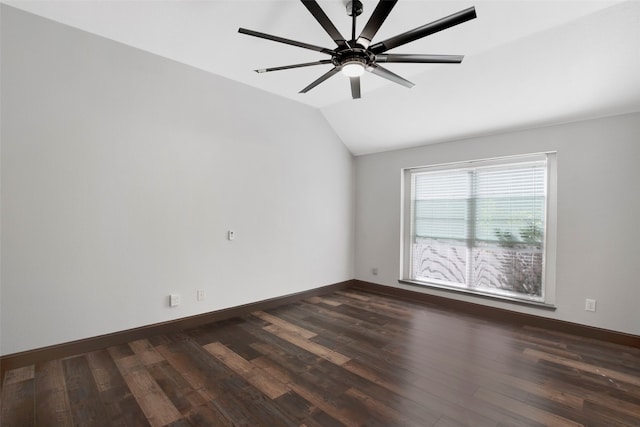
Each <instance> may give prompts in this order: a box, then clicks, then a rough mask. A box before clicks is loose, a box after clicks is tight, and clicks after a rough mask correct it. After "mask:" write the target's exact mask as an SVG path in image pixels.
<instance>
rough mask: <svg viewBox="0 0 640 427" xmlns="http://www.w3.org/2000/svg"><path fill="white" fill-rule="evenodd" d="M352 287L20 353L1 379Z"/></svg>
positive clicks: (6, 362) (2, 364)
mask: <svg viewBox="0 0 640 427" xmlns="http://www.w3.org/2000/svg"><path fill="white" fill-rule="evenodd" d="M351 285H352V280H347V281H344V282H340V283H334V284H332V285H327V286H322V287H319V288H315V289H310V290H308V291H302V292H296V293H293V294H289V295H284V296H281V297H275V298H270V299H266V300H262V301H257V302H253V303H249V304H244V305H240V306H236V307H230V308H225V309H222V310H216V311H212V312H209V313H203V314H198V315H195V316H190V317H184V318H182V319H177V320H171V321H168V322H162V323H156V324H153V325H148V326H141V327H139V328H133V329H128V330H125V331H120V332H114V333H111V334H106V335H100V336H97V337H92V338H86V339H81V340H77V341H72V342H68V343H63V344H57V345H52V346H48V347H42V348H38V349H34V350H28V351H24V352H20V353H13V354H9V355H6V356H2V357H0V375H1V376H0V378H2V377H3V376H4V373H5V372H6V371H8V370H11V369H15V368H20V367H23V366H28V365H32V364H35V363H39V362H44V361H47V360H52V359H59V358H63V357H68V356H72V355H74V354H81V353H87V352H91V351H95V350H99V349H101V348H105V347H111V346H114V345H119V344H124V343H127V342H130V341H135V340H138V339H142V338H145V337H148V336H151V335H159V334H168V333H175V332H179V331H183V330H186V329H191V328H195V327H198V326H201V325H206V324H207V323H214V322H219V321H221V320H226V319H231V318H233V317H238V316H244V315H247V314H249V313H252V312H254V311H259V310H268V309H270V308H274V307H277V306H280V305H284V304H290V303H292V302H296V301H300V300H303V299H306V298H311V297H313V296H317V295H323V294H329V293H332V292H335V291H340V290H345V289H347V288H349V287H350V286H351Z"/></svg>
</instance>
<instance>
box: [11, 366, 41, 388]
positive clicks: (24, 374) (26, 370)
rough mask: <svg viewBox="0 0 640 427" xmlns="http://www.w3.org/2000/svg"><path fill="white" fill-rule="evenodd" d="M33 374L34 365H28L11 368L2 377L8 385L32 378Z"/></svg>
mask: <svg viewBox="0 0 640 427" xmlns="http://www.w3.org/2000/svg"><path fill="white" fill-rule="evenodd" d="M34 376H35V366H34V365H29V366H24V367H22V368H17V369H12V370H11V371H9V372H7V374H6V375H5V377H4V384H5V385H10V384H15V383H19V382H22V381H27V380H31V379H33V377H34Z"/></svg>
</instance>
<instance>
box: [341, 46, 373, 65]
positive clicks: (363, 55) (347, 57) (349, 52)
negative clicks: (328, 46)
mask: <svg viewBox="0 0 640 427" xmlns="http://www.w3.org/2000/svg"><path fill="white" fill-rule="evenodd" d="M374 60H375V56H374V55H373V54H372V53H371V52H369V51H367V50H366V49H363V48H360V47H356V48H352V49H344V50H339V51H337V52H336V53H335V55H334V56H333V58H332V62H333V65H335V66H336V67H342V66H344V65H346V64H352V63H359V64H361V65H362V67H363V68H367V67H368V66H369V65H370V64H371V63H373V61H374Z"/></svg>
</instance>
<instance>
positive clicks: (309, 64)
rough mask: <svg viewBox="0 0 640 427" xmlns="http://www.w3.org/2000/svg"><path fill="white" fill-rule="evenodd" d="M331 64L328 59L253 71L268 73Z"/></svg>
mask: <svg viewBox="0 0 640 427" xmlns="http://www.w3.org/2000/svg"><path fill="white" fill-rule="evenodd" d="M322 64H331V60H330V59H323V60H321V61H314V62H305V63H303V64H293V65H283V66H282V67H271V68H261V69H259V70H255V72H256V73H268V72H269V71H280V70H290V69H291V68H301V67H311V66H313V65H322Z"/></svg>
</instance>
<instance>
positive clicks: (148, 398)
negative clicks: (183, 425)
mask: <svg viewBox="0 0 640 427" xmlns="http://www.w3.org/2000/svg"><path fill="white" fill-rule="evenodd" d="M115 363H116V366H117V367H118V369H119V370H120V373H121V374H122V377H123V378H124V380H125V382H126V383H127V385H128V386H129V389H130V390H131V393H132V394H133V396H134V397H135V399H136V401H137V402H138V404H139V405H140V408H141V409H142V411H143V412H144V414H145V415H146V417H147V420H148V421H149V424H151V426H153V427H161V426H164V425H167V424H169V423H172V422H174V421H177V420H179V419H181V418H182V415H181V414H180V412H179V411H178V410H177V409H176V407H175V406H174V405H173V403H172V402H171V400H170V399H169V398H168V397H167V396H166V395H165V394H164V392H163V391H162V389H161V388H160V386H158V384H157V383H156V381H155V380H154V379H153V377H152V376H151V375H150V374H149V372H148V371H147V370H146V369H145V367H144V362H143V361H142V360H140V358H139V357H138V356H137V355H135V354H134V355H132V356H128V357H124V358H120V359H118V360H116V361H115Z"/></svg>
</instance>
